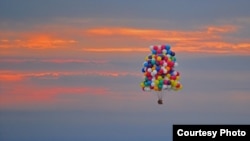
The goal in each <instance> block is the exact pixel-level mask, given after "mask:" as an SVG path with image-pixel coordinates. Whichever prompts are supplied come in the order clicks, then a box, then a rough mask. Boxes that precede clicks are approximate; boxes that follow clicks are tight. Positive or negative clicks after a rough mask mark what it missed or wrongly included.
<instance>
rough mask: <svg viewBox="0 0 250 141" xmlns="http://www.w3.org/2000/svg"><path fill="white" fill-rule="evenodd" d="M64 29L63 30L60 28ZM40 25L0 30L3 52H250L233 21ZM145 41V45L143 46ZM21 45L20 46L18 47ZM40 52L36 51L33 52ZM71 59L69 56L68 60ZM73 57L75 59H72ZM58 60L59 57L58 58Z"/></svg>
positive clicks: (246, 41)
mask: <svg viewBox="0 0 250 141" xmlns="http://www.w3.org/2000/svg"><path fill="white" fill-rule="evenodd" d="M62 29H63V30H62ZM62 29H61V28H58V27H54V26H51V27H50V26H48V27H46V26H45V27H40V28H39V29H36V32H31V31H27V32H14V31H4V32H2V33H1V34H0V48H1V49H2V50H3V52H2V54H4V55H7V56H8V54H11V53H14V54H15V55H17V54H18V52H20V53H19V54H21V53H24V54H25V52H26V54H25V55H27V54H32V53H33V52H29V51H34V50H43V51H47V52H46V53H45V54H48V53H50V54H51V55H53V54H57V53H61V54H65V52H70V54H72V55H73V56H75V55H79V52H82V53H90V52H99V53H110V52H123V53H132V52H148V51H149V49H148V48H147V46H149V45H155V43H157V44H171V45H172V46H173V47H174V51H178V52H188V53H210V54H232V53H234V54H244V55H249V52H250V42H249V40H248V39H246V38H244V39H243V38H240V37H237V36H234V35H233V34H235V33H237V34H239V33H238V32H239V28H238V27H237V26H236V25H221V26H216V25H210V26H207V27H204V28H197V29H194V30H171V29H153V28H133V27H115V26H106V27H92V28H82V27H77V26H76V27H72V26H66V27H65V29H64V28H62ZM145 45H147V46H145ZM21 49H22V50H21ZM35 54H37V55H39V52H35ZM71 61H72V60H71ZM75 61H76V60H75ZM58 62H59V61H58Z"/></svg>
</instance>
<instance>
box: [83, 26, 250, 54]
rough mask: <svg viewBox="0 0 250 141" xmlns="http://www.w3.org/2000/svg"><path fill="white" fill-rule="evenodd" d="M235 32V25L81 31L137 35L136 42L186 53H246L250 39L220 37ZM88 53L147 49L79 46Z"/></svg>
mask: <svg viewBox="0 0 250 141" xmlns="http://www.w3.org/2000/svg"><path fill="white" fill-rule="evenodd" d="M236 31H237V27H235V26H228V25H226V26H209V27H207V28H205V29H201V30H196V31H176V30H154V29H135V28H112V27H110V28H107V27H106V28H93V29H89V30H87V31H86V33H85V34H87V35H88V36H93V38H99V37H101V38H102V37H108V36H112V38H119V37H121V38H124V40H129V39H130V38H137V39H138V40H139V41H141V42H143V40H144V41H150V42H151V41H156V42H163V41H164V43H168V44H171V45H173V46H174V49H173V50H174V51H177V52H189V53H216V54H231V53H234V54H245V55H249V54H250V42H244V41H242V42H239V41H238V42H231V41H230V40H229V41H227V40H228V39H226V38H225V37H224V35H226V34H230V33H233V32H236ZM83 51H88V52H149V49H148V48H147V47H141V46H138V47H129V46H127V47H124V46H117V47H110V46H109V47H106V46H105V47H102V48H99V47H98V48H97V47H92V48H83Z"/></svg>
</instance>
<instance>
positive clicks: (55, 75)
mask: <svg viewBox="0 0 250 141" xmlns="http://www.w3.org/2000/svg"><path fill="white" fill-rule="evenodd" d="M63 76H100V77H124V76H134V77H141V73H134V72H127V71H91V70H89V71H73V72H70V71H64V72H63V71H62V72H59V71H50V72H18V71H0V82H3V83H4V82H15V81H23V80H28V79H32V78H35V79H59V78H60V77H63Z"/></svg>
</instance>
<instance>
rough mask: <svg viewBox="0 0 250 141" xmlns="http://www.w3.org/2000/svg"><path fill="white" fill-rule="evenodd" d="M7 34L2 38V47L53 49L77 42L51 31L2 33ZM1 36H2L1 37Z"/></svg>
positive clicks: (0, 41) (0, 46)
mask: <svg viewBox="0 0 250 141" xmlns="http://www.w3.org/2000/svg"><path fill="white" fill-rule="evenodd" d="M4 35H6V37H5V38H10V39H0V48H17V47H21V48H30V49H51V48H59V47H65V46H69V45H72V44H76V43H77V41H76V40H73V39H63V38H60V37H54V36H53V35H51V34H49V33H46V34H45V33H12V32H11V33H8V32H5V33H2V35H1V36H4ZM1 36H0V37H1Z"/></svg>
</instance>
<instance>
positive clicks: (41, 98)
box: [0, 84, 108, 107]
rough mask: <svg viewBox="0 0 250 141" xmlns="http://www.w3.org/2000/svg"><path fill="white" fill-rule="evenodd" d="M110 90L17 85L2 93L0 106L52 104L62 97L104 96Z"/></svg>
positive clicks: (84, 87) (83, 87) (85, 87)
mask: <svg viewBox="0 0 250 141" xmlns="http://www.w3.org/2000/svg"><path fill="white" fill-rule="evenodd" d="M107 93H108V89H107V88H104V87H87V86H82V87H65V86H64V87H58V86H57V87H53V86H52V87H41V86H40V87H39V86H35V85H31V84H23V85H15V89H8V90H5V91H3V92H2V93H1V99H0V101H1V102H0V105H1V106H3V107H5V106H7V107H9V106H12V105H19V106H20V105H23V104H31V103H37V102H42V103H50V102H52V103H53V102H56V101H57V100H60V98H59V97H60V96H62V95H71V96H72V95H104V94H107Z"/></svg>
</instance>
